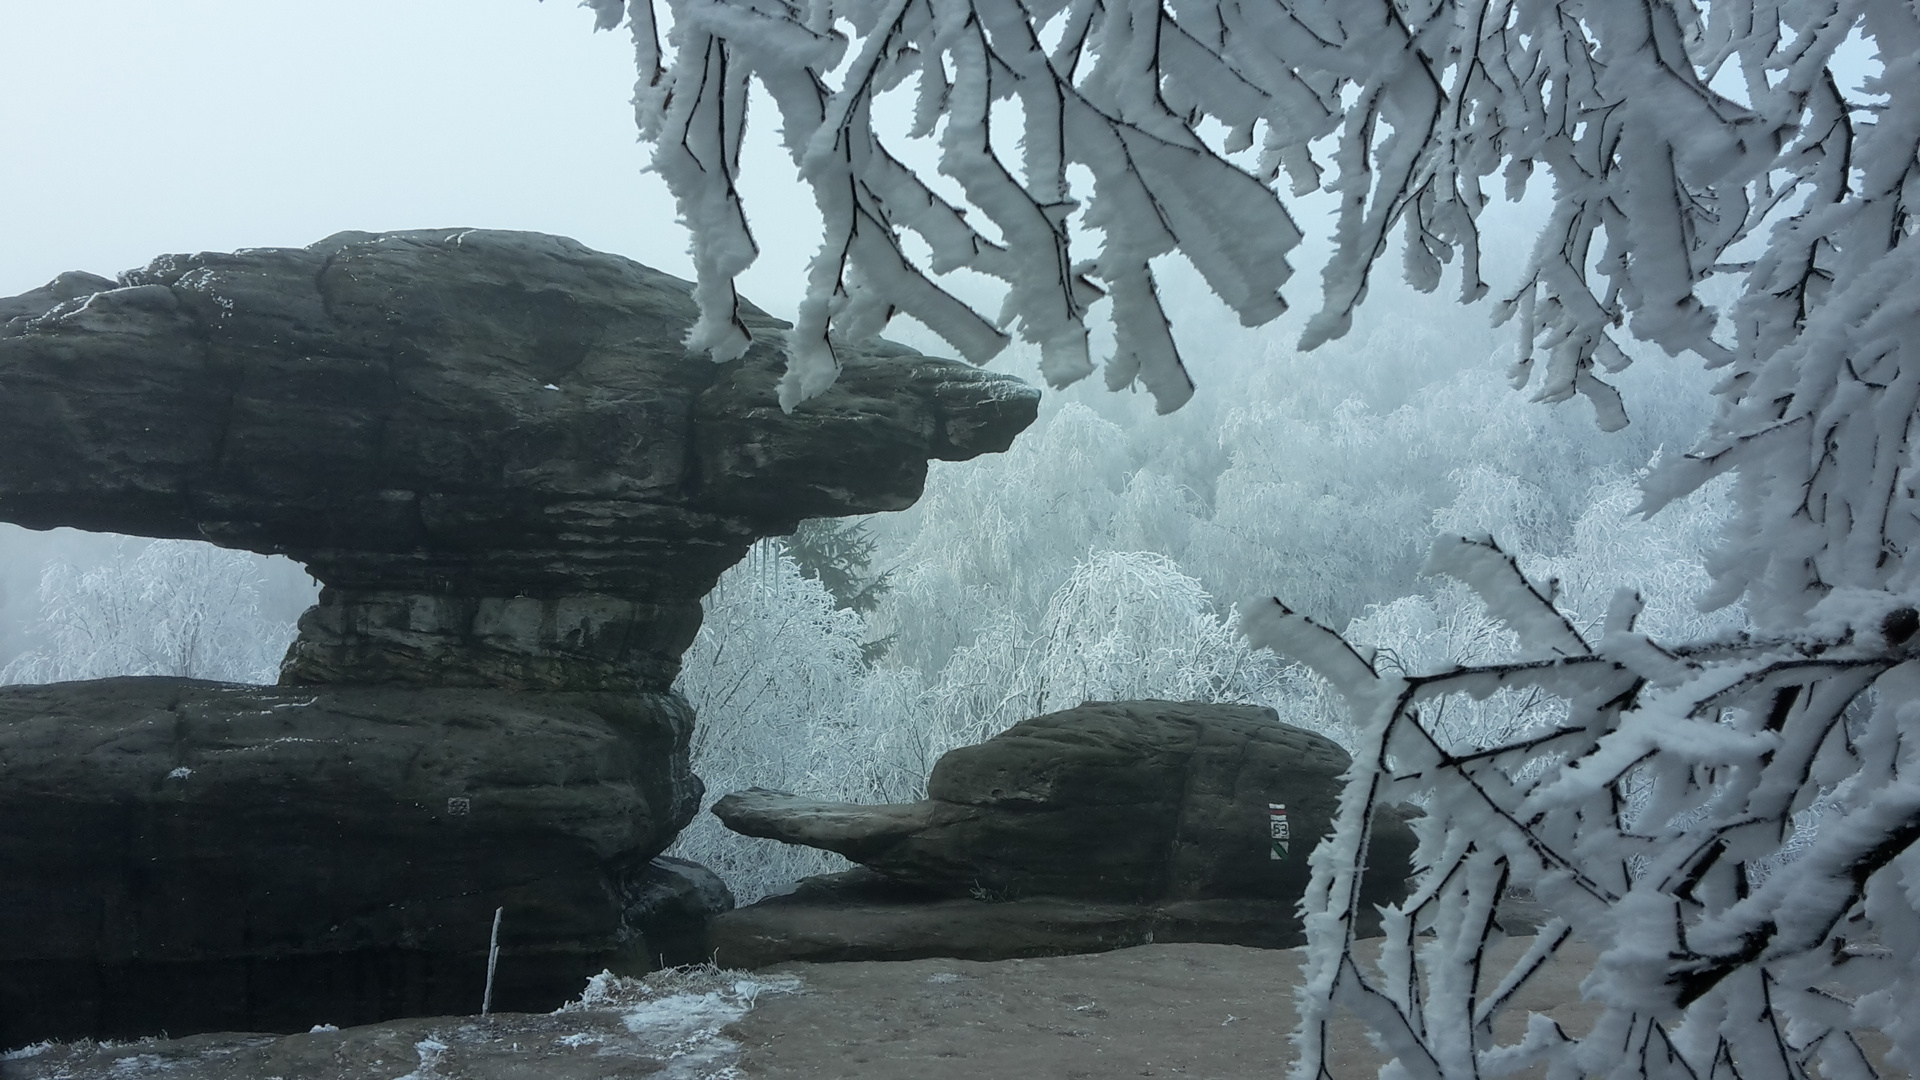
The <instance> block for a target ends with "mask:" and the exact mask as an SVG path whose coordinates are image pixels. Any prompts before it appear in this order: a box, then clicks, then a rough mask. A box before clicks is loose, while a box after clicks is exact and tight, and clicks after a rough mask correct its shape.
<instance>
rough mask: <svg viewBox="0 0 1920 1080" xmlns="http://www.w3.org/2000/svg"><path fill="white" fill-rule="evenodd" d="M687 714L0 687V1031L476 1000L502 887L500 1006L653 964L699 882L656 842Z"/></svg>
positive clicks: (666, 833) (555, 998)
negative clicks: (660, 861)
mask: <svg viewBox="0 0 1920 1080" xmlns="http://www.w3.org/2000/svg"><path fill="white" fill-rule="evenodd" d="M692 719H693V718H692V715H691V713H690V711H689V710H688V709H687V707H686V705H685V703H684V702H683V701H681V700H680V699H679V698H678V697H675V696H671V695H641V694H618V695H616V694H565V693H522V694H512V695H509V694H501V693H497V692H488V691H475V690H464V689H432V688H421V687H394V686H387V687H365V686H356V687H316V688H312V689H305V688H287V687H252V686H249V687H242V686H233V685H228V684H222V683H208V682H200V681H196V680H188V679H158V678H125V679H104V680H97V681H93V682H81V683H62V684H54V685H50V686H7V687H0V822H4V823H5V827H4V828H3V829H0V866H4V867H5V872H4V873H0V925H4V926H5V927H7V928H8V932H6V933H5V934H0V1042H8V1043H17V1042H24V1041H31V1040H34V1039H41V1038H49V1037H66V1038H72V1037H76V1036H81V1035H94V1036H104V1035H137V1034H150V1033H152V1032H155V1031H160V1030H170V1031H175V1032H188V1031H204V1030H209V1029H218V1028H229V1029H243V1030H276V1029H277V1030H304V1029H305V1028H307V1027H309V1026H311V1025H312V1024H315V1023H320V1022H331V1023H366V1022H368V1021H372V1020H379V1019H385V1018H388V1017H392V1016H400V1015H422V1014H425V1015H431V1014H434V1013H441V1012H450V1011H454V1012H458V1011H467V1010H469V1009H472V1008H477V1007H478V1003H479V1001H480V998H481V995H482V993H483V991H484V987H485V971H486V958H487V951H488V938H489V931H490V928H491V923H492V919H493V914H494V911H495V909H496V908H501V907H504V908H505V909H506V914H505V916H504V918H503V923H502V933H501V947H502V956H501V961H500V965H499V972H498V976H497V984H496V987H495V998H496V1000H497V1001H499V1002H500V1003H501V1005H502V1007H503V1008H517V1009H526V1008H553V1007H554V1006H556V1005H558V1004H559V1003H561V1002H562V1001H564V1000H566V999H567V998H568V997H570V996H573V995H575V994H577V993H578V992H579V989H580V986H581V984H582V982H583V980H584V979H585V978H586V977H587V976H588V975H591V974H592V973H594V972H596V971H599V970H601V969H602V968H603V967H607V966H609V965H615V966H621V965H625V966H627V967H631V968H637V969H638V970H645V969H646V967H647V966H650V965H649V964H648V958H647V956H646V949H647V938H646V931H647V928H648V927H649V926H652V927H653V930H654V934H653V937H654V939H655V941H656V944H657V945H659V946H671V945H672V935H673V932H674V931H673V929H672V924H673V922H674V919H675V917H676V916H684V915H685V914H687V913H688V909H689V908H691V907H693V906H696V905H697V903H698V898H697V897H696V896H693V895H689V894H694V893H697V892H698V891H699V887H706V888H708V889H709V891H710V890H711V888H712V886H714V885H717V882H705V881H700V880H698V879H697V878H696V876H695V875H694V874H693V873H692V871H691V870H688V869H685V868H682V869H678V870H673V869H669V870H666V871H663V870H661V869H660V868H657V867H654V866H652V865H650V864H649V860H650V859H651V858H652V857H653V856H654V855H655V854H656V853H658V852H659V851H660V850H661V849H662V848H664V847H665V846H666V845H667V844H668V843H670V842H671V840H672V838H673V836H674V834H675V833H676V832H678V830H679V829H680V827H681V826H682V825H683V824H684V823H685V822H686V821H687V819H688V818H689V817H690V816H691V815H692V814H693V813H694V811H695V809H696V808H697V806H698V800H699V797H700V790H701V789H700V784H699V781H698V780H696V779H695V778H694V777H693V775H692V773H691V772H690V771H689V770H688V766H687V749H686V748H687V738H688V736H689V734H690V732H691V727H692ZM694 869H697V868H694ZM708 876H709V877H710V875H708ZM682 879H691V880H682ZM676 881H680V884H681V885H682V886H683V887H681V888H678V889H675V888H674V883H675V882H676ZM729 899H730V898H729ZM708 900H709V902H710V903H711V905H712V906H719V905H718V903H717V898H711V897H710V898H708Z"/></svg>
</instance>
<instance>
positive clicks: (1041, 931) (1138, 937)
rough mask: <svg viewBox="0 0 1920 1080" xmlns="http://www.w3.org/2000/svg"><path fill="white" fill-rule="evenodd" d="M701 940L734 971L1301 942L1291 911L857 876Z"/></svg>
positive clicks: (753, 911)
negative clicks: (964, 889)
mask: <svg viewBox="0 0 1920 1080" xmlns="http://www.w3.org/2000/svg"><path fill="white" fill-rule="evenodd" d="M708 935H709V937H708V941H709V945H710V947H711V948H712V950H713V955H714V958H715V959H716V961H717V962H718V963H720V964H722V965H724V966H726V967H736V968H761V967H767V966H769V965H772V964H782V963H787V962H790V961H804V962H808V963H826V962H842V961H858V960H921V959H925V958H927V957H932V956H951V957H955V958H958V959H961V960H1011V959H1014V958H1017V957H1031V956H1063V955H1070V954H1073V953H1095V952H1106V951H1108V950H1109V949H1126V948H1132V947H1133V946H1136V945H1150V944H1154V943H1156V942H1157V943H1159V944H1162V945H1165V944H1170V943H1173V942H1183V941H1184V942H1205V943H1211V944H1216V945H1247V946H1252V947H1255V948H1263V949H1288V948H1292V947H1294V946H1296V945H1302V944H1305V943H1306V935H1305V933H1304V932H1303V931H1302V929H1301V926H1300V919H1299V917H1298V916H1297V915H1296V914H1295V912H1294V907H1293V904H1292V903H1290V902H1280V901H1275V900H1246V899H1229V900H1163V901H1157V902H1150V903H1125V902H1120V901H1103V900H1077V899H1072V898H1069V897H1061V896H1029V897H1026V898H1023V899H1018V900H995V899H973V898H959V897H947V896H940V895H937V894H932V893H927V892H924V891H921V890H918V889H913V888H911V887H907V886H902V885H900V884H899V883H898V882H894V881H889V880H887V879H886V878H885V877H884V876H883V875H881V874H879V873H878V872H876V871H873V870H869V869H867V868H865V867H862V868H860V869H857V870H850V871H848V872H846V873H844V874H831V875H828V876H826V877H818V878H808V879H807V880H805V881H803V882H801V883H800V887H799V888H797V889H795V890H794V891H793V892H790V893H787V894H784V895H781V896H773V897H768V898H767V899H765V900H762V901H760V902H759V903H757V904H753V905H750V906H748V907H744V908H739V909H736V910H734V911H730V912H726V913H724V914H722V915H720V916H719V917H717V918H715V919H713V920H712V922H711V925H710V927H709V928H708Z"/></svg>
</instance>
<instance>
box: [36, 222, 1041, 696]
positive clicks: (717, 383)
mask: <svg viewBox="0 0 1920 1080" xmlns="http://www.w3.org/2000/svg"><path fill="white" fill-rule="evenodd" d="M696 314H697V312H696V309H695V304H694V300H693V297H692V295H691V286H690V285H689V284H688V283H687V282H684V281H681V280H679V279H676V278H673V277H670V276H668V275H666V274H662V273H660V272H658V271H655V270H650V269H648V268H647V267H644V266H641V265H640V264H638V263H635V262H632V261H630V260H628V259H624V258H620V257H618V256H615V255H608V254H604V253H601V252H596V251H592V250H590V249H588V248H586V247H583V246H581V245H580V244H578V243H575V242H574V241H571V240H567V239H564V238H561V237H553V236H544V235H540V234H535V233H518V232H496V231H488V230H478V229H438V230H422V231H414V232H398V233H385V234H372V233H340V234H337V235H335V236H332V237H328V238H327V239H325V240H322V241H320V242H318V243H316V244H313V245H310V246H308V247H305V248H256V249H249V250H244V251H239V252H234V253H231V254H211V253H209V254H199V255H165V256H161V257H160V258H158V259H155V260H154V261H153V262H152V263H151V264H149V265H148V266H146V267H145V268H143V269H140V270H134V271H130V272H128V273H125V274H122V275H121V276H120V279H119V280H118V281H117V282H109V281H107V280H106V279H103V278H97V277H93V276H91V275H86V274H77V273H76V274H63V275H61V276H60V277H59V278H56V279H55V280H54V281H53V282H52V283H51V284H49V285H47V286H46V287H44V288H42V289H37V290H34V291H33V292H30V293H25V294H22V295H20V296H16V297H7V298H0V520H6V521H12V522H16V523H18V524H21V525H25V526H27V527H29V528H35V529H47V528H53V527H55V526H62V525H64V526H72V527H76V528H82V529H92V530H98V531H110V532H121V533H131V534H135V535H140V536H152V537H185V538H193V539H206V540H211V541H213V542H214V543H216V544H221V545H223V546H227V547H235V548H244V549H248V550H252V551H258V552H265V553H277V554H284V555H288V556H291V557H292V558H294V559H296V560H298V561H300V562H302V563H304V564H305V565H306V566H307V568H308V570H309V571H311V572H312V573H313V575H314V576H315V577H316V578H318V579H319V580H320V581H321V582H322V584H323V585H325V586H326V588H325V590H324V591H323V593H322V595H321V599H320V603H319V605H318V606H317V607H315V608H314V609H312V610H311V611H310V612H308V614H307V616H306V617H305V618H303V619H302V620H301V625H300V638H299V640H298V642H297V643H296V644H295V646H294V647H293V650H292V651H291V653H290V654H289V656H288V659H287V663H286V667H285V670H284V677H285V681H287V682H289V683H301V684H328V683H362V682H408V683H416V684H420V685H434V686H456V685H457V686H490V687H499V688H506V689H523V688H531V689H554V690H572V691H585V690H640V691H664V690H666V689H667V688H668V687H669V686H670V685H671V683H672V680H673V677H674V673H675V672H676V670H677V668H678V663H679V657H680V654H681V652H682V651H683V650H684V649H685V648H686V646H687V644H688V643H689V642H690V641H691V640H692V638H693V635H694V633H695V631H696V630H697V629H698V627H699V621H700V598H701V597H702V596H703V595H705V594H706V593H707V591H708V590H709V589H711V587H712V586H713V584H714V582H715V581H716V580H717V579H718V577H719V575H720V573H721V571H723V570H725V569H726V568H727V567H728V566H730V565H732V564H733V563H735V562H737V561H738V560H739V559H740V557H741V556H742V555H744V554H745V552H746V550H747V548H748V546H749V545H751V544H752V542H753V541H754V540H755V539H756V538H758V537H762V536H770V535H784V534H786V533H789V532H791V531H792V530H793V528H794V526H795V524H796V523H797V522H798V521H800V520H801V519H802V518H808V517H820V516H831V515H842V514H858V513H867V512H871V511H878V510H898V509H902V508H904V507H906V506H908V505H910V504H911V503H912V502H913V501H914V500H915V499H916V498H917V497H918V496H919V494H920V491H921V488H922V485H923V483H924V481H925V477H926V463H927V460H928V459H929V458H939V459H944V460H963V459H966V458H970V457H973V456H975V455H977V454H980V453H984V452H988V451H995V450H1002V449H1005V448H1006V446H1007V445H1008V444H1009V442H1010V441H1011V440H1012V439H1013V437H1014V435H1016V434H1017V433H1018V432H1019V431H1020V430H1022V429H1023V428H1025V427H1026V426H1027V424H1028V423H1030V422H1031V421H1032V419H1033V417H1034V415H1035V412H1036V408H1037V402H1038V395H1037V393H1036V392H1035V391H1033V390H1032V389H1031V388H1029V387H1027V386H1026V385H1025V384H1024V383H1022V382H1020V381H1019V380H1017V379H1013V378H1011V377H1008V376H1004V375H997V374H992V373H988V372H983V371H979V370H977V369H974V368H971V367H968V366H967V365H965V364H961V363H958V362H956V361H949V360H937V359H930V358H927V357H923V356H918V355H915V354H913V353H911V352H908V351H907V350H904V349H902V348H900V347H898V346H894V345H890V344H888V343H886V342H879V341H876V342H873V343H870V344H865V345H854V344H851V343H840V344H839V345H838V346H837V354H838V356H839V358H840V359H841V361H842V364H843V370H842V373H841V376H840V380H839V382H838V383H837V384H836V385H835V386H834V387H833V388H832V389H831V390H830V391H829V392H827V393H826V394H824V395H822V396H820V397H818V398H815V399H813V400H811V401H807V402H804V403H802V404H801V405H800V406H799V407H797V408H796V409H795V410H794V411H793V412H792V413H790V414H789V413H784V412H782V411H781V410H780V408H779V407H778V404H777V402H776V396H775V395H776V388H775V384H776V381H777V379H778V377H779V374H780V371H781V369H782V367H783V364H784V359H783V356H782V353H781V350H780V348H779V342H780V340H781V330H782V329H783V328H784V327H785V325H786V324H784V323H782V322H780V321H779V320H776V319H773V318H771V317H770V316H768V315H766V314H765V313H763V312H761V311H760V310H759V309H757V308H755V307H753V306H752V305H751V304H746V303H744V302H743V303H742V304H741V305H740V309H739V312H738V319H739V321H740V323H741V324H742V325H743V326H745V327H746V328H748V329H749V330H750V331H751V332H752V333H753V335H754V337H755V339H756V343H755V344H754V346H753V347H752V348H750V349H749V350H748V351H747V352H746V354H745V355H744V356H742V357H740V358H739V359H737V360H733V361H730V362H728V363H724V364H714V363H711V362H708V361H707V360H705V359H703V358H701V357H697V356H691V355H689V354H688V353H687V351H686V350H685V348H684V347H683V346H682V344H681V342H682V340H683V338H684V337H685V335H686V332H687V330H688V328H689V327H690V326H691V325H692V323H693V321H694V319H695V317H696Z"/></svg>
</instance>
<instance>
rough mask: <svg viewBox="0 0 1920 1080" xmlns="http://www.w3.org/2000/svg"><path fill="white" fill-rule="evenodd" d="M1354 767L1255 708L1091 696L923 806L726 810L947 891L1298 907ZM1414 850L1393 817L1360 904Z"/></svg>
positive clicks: (790, 801)
mask: <svg viewBox="0 0 1920 1080" xmlns="http://www.w3.org/2000/svg"><path fill="white" fill-rule="evenodd" d="M1348 760H1349V759H1348V757H1347V754H1346V752H1345V751H1343V750H1341V749H1340V747H1339V746H1338V745H1337V744H1335V743H1334V742H1332V741H1331V740H1329V739H1326V738H1324V737H1322V736H1319V735H1315V734H1313V733H1311V732H1308V731H1303V730H1301V729H1299V728H1295V727H1290V726H1288V725H1286V724H1282V723H1280V722H1279V719H1278V717H1277V716H1276V715H1275V714H1274V712H1273V710H1271V709H1266V708H1262V707H1258V706H1251V705H1203V704H1195V703H1186V702H1167V701H1121V702H1088V703H1087V704H1085V705H1081V706H1079V707H1077V708H1073V709H1066V710H1063V711H1061V712H1056V713H1049V714H1047V715H1045V716H1038V717H1034V718H1033V719H1030V720H1025V721H1022V722H1020V723H1018V724H1015V725H1014V726H1013V727H1011V728H1009V729H1007V730H1006V731H1004V732H1001V733H1000V734H999V735H996V736H994V737H993V738H991V739H988V740H987V741H985V742H983V743H978V744H976V745H973V746H965V747H960V748H959V749H956V750H953V751H950V752H949V753H947V754H946V755H944V756H943V757H941V759H940V761H939V762H938V763H937V764H935V765H934V768H933V773H932V775H931V776H930V777H929V779H928V781H927V793H928V798H927V799H925V800H922V801H920V802H917V803H906V804H890V805H880V806H870V805H862V804H854V803H832V802H824V801H821V800H815V799H804V798H799V797H796V796H792V795H787V794H784V793H780V792H771V791H763V790H757V789H756V790H751V791H746V792H738V793H734V794H730V795H728V796H726V797H725V798H723V799H721V800H720V801H719V802H718V803H716V804H715V806H714V813H715V814H717V815H719V817H720V819H721V820H722V821H723V822H725V823H726V825H727V826H728V827H729V828H731V829H733V830H735V831H736V832H742V833H745V834H747V835H749V836H764V837H770V838H772V839H776V840H783V841H786V842H788V843H796V844H805V845H808V846H812V847H819V848H825V849H827V850H829V851H837V852H839V853H840V854H842V855H845V856H846V857H847V858H849V859H852V860H854V861H855V862H858V863H861V864H863V865H865V866H868V867H871V868H872V869H874V870H876V871H878V872H879V873H881V874H883V875H885V876H886V877H888V878H890V879H892V880H894V881H896V882H899V883H901V884H903V885H910V886H914V887H918V888H921V889H924V890H927V891H928V892H930V893H935V894H939V895H943V896H949V897H985V898H989V899H994V900H1018V899H1024V898H1029V897H1039V896H1051V897H1071V898H1076V899H1084V900H1102V901H1118V902H1129V903H1136V902H1155V901H1187V900H1224V899H1251V900H1262V901H1272V902H1276V903H1281V904H1286V905H1291V904H1292V903H1294V902H1295V901H1296V900H1297V899H1298V898H1299V897H1300V895H1301V893H1302V892H1303V891H1304V890H1305V888H1306V883H1307V877H1308V871H1307V855H1308V853H1309V852H1310V851H1311V850H1312V848H1313V846H1314V844H1315V843H1316V842H1317V841H1318V839H1319V838H1320V837H1321V836H1324V835H1326V833H1327V832H1328V831H1329V828H1330V823H1331V821H1332V817H1333V813H1334V810H1335V806H1336V803H1337V801H1338V799H1339V794H1340V775H1341V773H1342V772H1343V771H1345V769H1346V767H1347V764H1348ZM1282 821H1284V826H1281V825H1278V824H1277V823H1278V822H1282ZM1279 832H1285V833H1286V834H1287V835H1286V836H1284V837H1282V836H1278V835H1277V833H1279ZM1412 852H1413V835H1412V832H1411V830H1409V829H1408V828H1407V827H1406V825H1405V824H1404V822H1403V821H1401V820H1400V818H1399V817H1398V815H1393V816H1390V817H1389V818H1388V819H1387V820H1384V821H1383V822H1382V823H1381V825H1380V827H1379V828H1378V829H1376V836H1375V837H1374V839H1373V845H1372V850H1371V854H1370V873H1369V874H1368V876H1367V878H1366V881H1365V886H1364V888H1365V890H1366V891H1365V892H1364V893H1363V899H1365V900H1367V901H1368V902H1372V903H1385V902H1389V901H1391V900H1394V899H1397V898H1398V897H1399V896H1401V895H1402V894H1403V882H1404V879H1405V878H1406V876H1407V874H1408V873H1409V872H1410V871H1409V866H1408V862H1407V860H1408V858H1409V857H1410V856H1411V855H1412Z"/></svg>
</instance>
